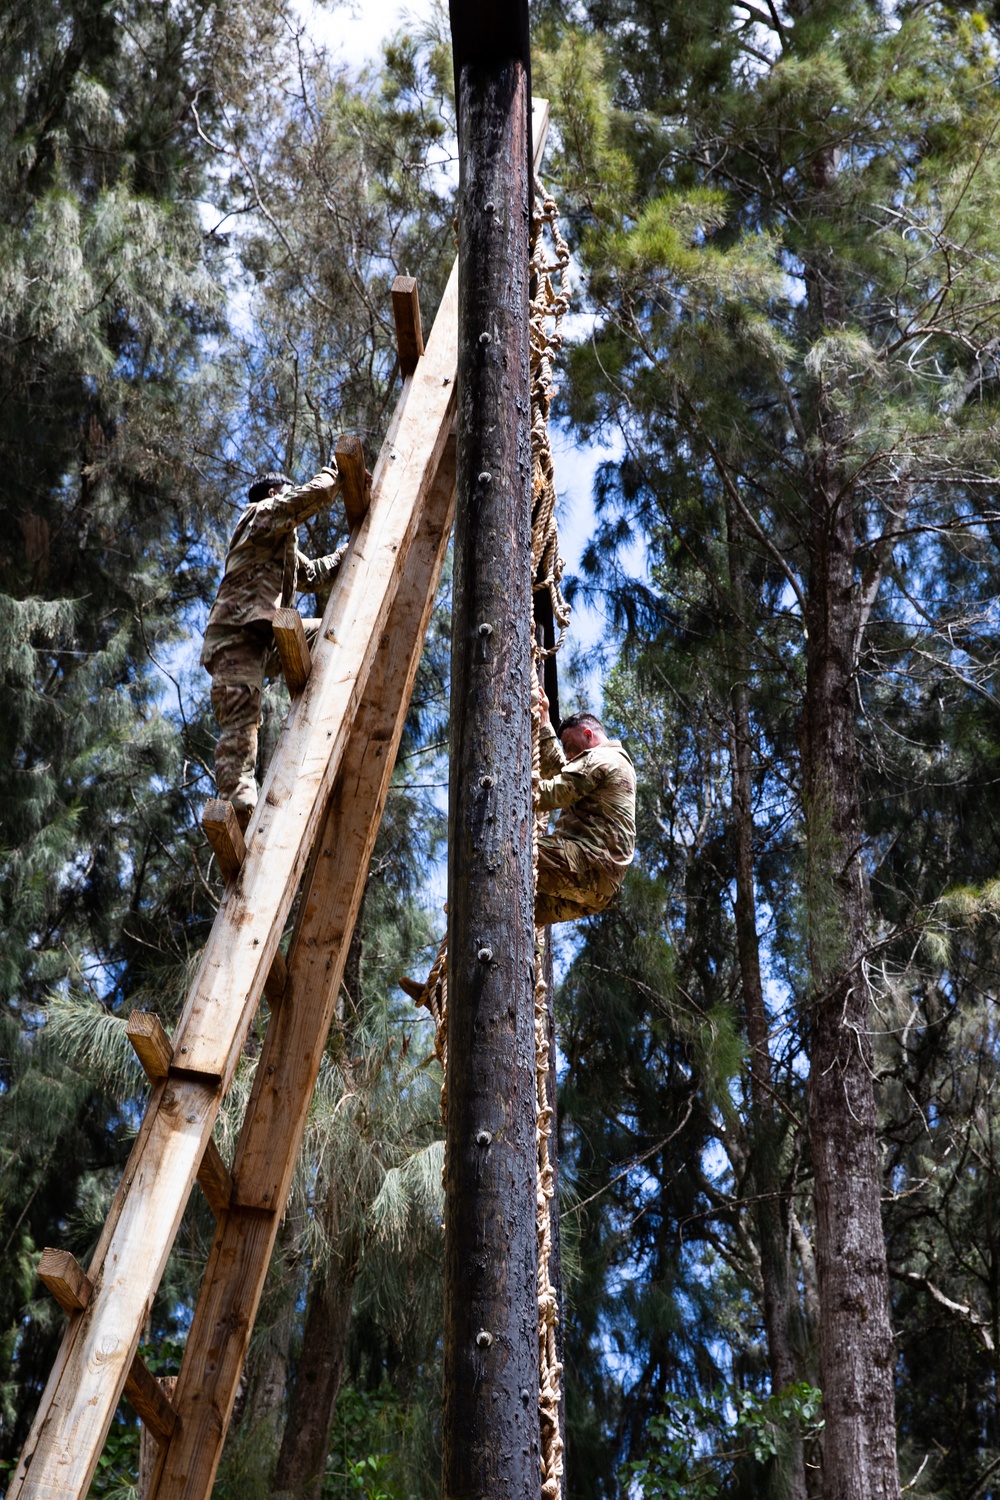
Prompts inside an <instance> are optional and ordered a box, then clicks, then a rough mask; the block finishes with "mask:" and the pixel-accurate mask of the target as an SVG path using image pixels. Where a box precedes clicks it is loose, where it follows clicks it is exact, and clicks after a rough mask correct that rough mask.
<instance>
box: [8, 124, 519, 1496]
mask: <svg viewBox="0 0 1000 1500" xmlns="http://www.w3.org/2000/svg"><path fill="white" fill-rule="evenodd" d="M547 125H548V108H547V105H546V103H545V101H544V100H535V101H533V105H532V129H533V138H534V160H535V168H536V170H537V168H538V163H539V161H540V159H541V152H542V149H543V147H544V143H545V135H546V130H547ZM393 307H394V312H395V314H396V325H397V336H398V341H399V352H400V369H401V372H402V374H403V376H404V384H403V390H402V393H401V395H400V398H399V401H398V403H397V406H396V411H395V414H394V416H393V419H392V423H391V425H390V428H389V432H388V435H387V437H386V440H385V442H384V444H383V445H382V451H381V453H380V455H379V458H378V461H377V463H376V465H375V470H374V474H373V477H372V489H371V502H370V505H369V507H368V509H367V511H366V512H365V511H364V506H363V502H362V500H361V498H360V497H361V492H362V489H363V485H362V483H361V482H360V481H362V480H363V473H364V468H363V458H362V457H361V455H360V449H359V445H357V443H356V441H355V442H353V443H352V442H350V441H349V442H348V443H346V444H344V445H343V446H341V447H339V449H338V453H339V456H340V459H341V462H342V466H343V468H344V472H345V490H346V491H347V494H346V495H345V500H346V502H347V505H348V513H349V516H350V515H351V514H352V510H353V519H354V520H355V521H356V523H357V524H356V529H353V530H352V537H351V542H350V546H349V549H348V552H347V555H346V557H345V559H344V563H343V565H342V569H341V573H340V576H339V577H338V580H337V585H336V587H335V589H334V590H333V593H332V594H331V597H330V601H329V604H328V606H327V611H326V615H325V617H324V620H323V627H322V631H321V634H320V637H319V640H318V641H317V643H316V646H315V648H314V651H313V653H312V658H311V660H310V658H309V654H308V650H307V648H305V642H304V639H303V638H302V629H301V624H300V623H298V621H297V616H296V617H295V618H294V619H293V618H292V615H293V614H294V612H293V611H290V612H288V616H287V617H286V618H285V619H284V620H283V621H279V622H277V624H278V628H277V630H276V635H277V638H278V644H279V649H280V651H281V655H282V665H283V668H284V670H285V674H286V677H287V679H288V682H289V687H290V690H291V691H292V693H293V702H292V706H291V709H290V711H289V714H288V719H287V721H286V724H285V727H284V729H283V731H282V734H281V737H280V739H279V741H278V745H277V748H276V749H275V752H274V755H273V757H272V760H271V765H270V768H269V770H268V772H267V775H266V777H265V780H264V784H263V787H262V789H261V797H260V801H259V803H258V806H257V809H256V811H255V813H254V816H253V819H252V821H251V823H250V826H249V828H248V829H247V837H246V841H245V843H244V840H243V838H242V835H241V834H240V831H239V827H238V825H237V823H236V819H235V814H233V812H232V809H231V807H229V805H228V804H226V803H219V802H215V803H210V804H209V806H208V808H207V809H206V815H205V819H204V823H205V829H206V833H207V834H208V836H209V839H210V841H211V843H212V845H213V848H214V849H215V852H216V855H217V858H218V861H219V864H220V868H221V869H222V872H223V874H224V876H225V878H226V891H225V894H224V896H223V900H222V903H221V905H220V907H219V910H218V913H217V914H216V918H215V923H214V925H213V928H212V931H211V934H210V936H209V939H208V943H207V945H206V948H205V951H204V954H203V956H202V959H201V963H200V965H199V968H198V972H197V974H196V976H195V978H194V981H193V983H192V986H191V989H190V992H189V994H188V997H187V1000H186V1003H185V1005H184V1008H183V1011H182V1014H181V1018H180V1021H179V1022H178V1025H177V1029H176V1031H175V1034H174V1036H173V1038H172V1039H170V1038H168V1037H167V1035H166V1033H165V1032H164V1030H163V1028H162V1026H161V1025H160V1024H159V1022H158V1021H157V1020H156V1019H155V1018H154V1017H151V1016H148V1015H146V1014H145V1013H142V1012H136V1013H134V1015H133V1016H132V1017H131V1018H130V1021H129V1034H130V1036H131V1038H132V1041H133V1045H134V1046H135V1049H136V1052H137V1054H138V1056H139V1058H140V1061H141V1062H142V1064H143V1067H144V1068H145V1069H146V1072H147V1074H148V1076H149V1079H150V1083H151V1085H152V1089H151V1094H150V1098H149V1102H148V1105H147V1108H146V1113H145V1117H144V1119H143V1122H142V1125H141V1127H140V1130H139V1133H138V1136H137V1138H136V1141H135V1144H134V1145H133V1148H132V1152H131V1154H130V1156H129V1160H128V1162H127V1164H126V1167H125V1171H124V1174H123V1176H122V1180H121V1183H120V1185H119V1187H118V1191H117V1193H116V1195H115V1199H114V1202H113V1203H112V1206H111V1211H110V1213H109V1216H108V1219H107V1222H106V1224H105V1226H104V1229H103V1231H102V1233H101V1236H100V1239H99V1240H98V1244H97V1248H96V1250H95V1252H94V1256H93V1258H92V1260H91V1263H90V1266H89V1268H88V1269H87V1270H86V1271H84V1269H83V1268H82V1267H81V1266H80V1265H79V1264H78V1263H77V1262H76V1261H75V1260H74V1259H73V1257H72V1256H71V1255H70V1254H69V1253H68V1252H66V1251H59V1250H46V1251H44V1252H43V1255H42V1261H41V1263H40V1266H39V1274H40V1276H41V1277H42V1279H43V1281H44V1282H45V1284H46V1286H47V1287H48V1288H49V1290H50V1291H51V1292H52V1294H53V1295H54V1296H55V1297H56V1298H57V1300H58V1301H59V1302H60V1304H61V1306H62V1307H63V1308H64V1309H65V1310H66V1312H67V1313H69V1324H68V1327H67V1329H66V1333H65V1335H64V1337H63V1341H62V1345H61V1347H60V1349H59V1353H58V1355H57V1357H56V1361H55V1364H54V1366H53V1368H52V1371H51V1373H50V1376H49V1379H48V1382H47V1384H46V1387H45V1390H44V1392H43V1394H42V1399H41V1402H40V1405H39V1409H38V1412H37V1414H36V1416H35V1420H34V1422H33V1424H32V1427H31V1431H30V1433H29V1435H28V1439H27V1442H26V1443H25V1446H24V1450H23V1452H22V1454H21V1457H20V1460H19V1462H18V1465H17V1468H16V1470H15V1471H14V1474H13V1476H12V1478H11V1482H10V1485H9V1487H8V1490H7V1496H8V1500H29V1497H38V1500H49V1497H52V1500H56V1497H59V1500H82V1497H83V1496H85V1495H86V1493H87V1490H88V1488H89V1486H90V1482H91V1479H92V1477H93V1474H94V1471H95V1469H96V1467H97V1462H98V1459H99V1457H100V1454H101V1449H102V1447H103V1445H104V1440H105V1437H106V1435H107V1432H108V1428H109V1427H110V1425H111V1422H112V1419H113V1417H114V1414H115V1410H116V1407H117V1405H118V1402H119V1400H120V1399H121V1396H122V1394H123V1393H124V1394H126V1395H127V1396H128V1398H129V1400H130V1401H131V1403H132V1405H133V1407H134V1408H135V1410H136V1411H137V1412H138V1414H139V1416H140V1417H141V1419H142V1420H143V1422H144V1423H145V1425H146V1426H147V1428H148V1429H149V1431H150V1432H151V1433H152V1434H153V1436H154V1438H155V1439H156V1442H157V1444H158V1447H159V1452H158V1455H157V1460H156V1463H155V1467H154V1469H153V1474H152V1478H151V1481H150V1488H149V1490H148V1492H147V1497H146V1500H167V1497H170V1500H177V1497H182V1496H183V1497H185V1500H204V1497H206V1496H207V1495H208V1494H209V1492H210V1490H211V1486H212V1481H213V1479H214V1476H215V1472H216V1469H217V1467H218V1463H219V1458H220V1457H221V1453H222V1446H223V1443H224V1441H225V1435H226V1429H227V1427H228V1423H229V1417H230V1414H231V1411H232V1406H233V1402H234V1400H235V1396H236V1390H237V1386H238V1384H239V1379H240V1374H241V1371H242V1367H243V1359H244V1356H245V1354H246V1350H247V1346H248V1344H249V1341H250V1334H251V1331H252V1328H253V1322H254V1318H255V1316H256V1312H257V1307H258V1304H259V1301H260V1296H261V1292H262V1290H263V1285H264V1278H265V1275H266V1272H267V1267H268V1262H269V1260H270V1256H271V1251H272V1248H273V1245H274V1241H275V1237H276V1235H277V1231H278V1227H279V1224H280V1221H281V1216H282V1214H283V1212H284V1208H285V1204H286V1202H287V1198H288V1193H289V1191H290V1188H291V1181H292V1174H293V1172H294V1168H295V1162H296V1158H297V1156H298V1151H299V1147H300V1145H301V1141H302V1134H303V1131H304V1128H305V1123H306V1116H307V1113H308V1109H309V1103H310V1100H311V1098H312V1092H313V1089H314V1087H315V1082H316V1077H317V1074H318V1071H319V1066H320V1061H321V1058H322V1053H323V1048H324V1046H325V1043H326V1037H327V1033H328V1030H329V1026H330V1022H331V1019H332V1016H333V1012H334V1006H335V1002H336V996H337V992H338V989H339V986H340V980H341V976H342V974H343V968H344V962H345V959H346V955H347V948H348V944H349V942H350V939H351V934H352V932H353V928H354V921H355V918H356V916H357V912H358V908H359V906H360V902H361V896H362V892H363V889H364V882H365V878H366V875H367V871H368V863H369V860H370V857H371V851H372V847H373V845H374V842H375V835H376V833H377V831H378V825H379V821H380V819H381V814H382V807H383V805H384V801H385V795H386V792H387V790H388V785H389V779H390V776H391V774H392V768H393V764H394V762H395V757H396V750H397V748H398V745H399V739H400V736H401V734H402V729H403V722H404V719H405V717H406V711H407V707H408V705H409V699H410V693H411V691H412V687H413V681H414V677H415V675H416V671H417V666H418V663H419V659H420V651H421V647H422V644H423V638H424V634H425V632H426V628H427V623H428V620H429V617H430V612H431V609H432V607H433V601H434V595H435V590H436V587H437V583H438V579H439V577H440V572H441V567H442V563H443V560H444V554H445V550H446V548H447V543H448V536H449V533H450V529H451V520H452V516H453V512H454V499H455V442H454V436H453V434H452V431H451V429H452V425H453V421H454V412H455V371H456V360H457V354H456V350H457V316H458V275H457V265H456V267H455V269H454V270H453V271H452V275H451V278H450V280H449V282H448V286H447V289H446V291H445V294H444V297H443V299H442V302H441V306H440V309H439V311H438V314H437V317H436V319H435V323H434V328H433V331H432V333H431V336H430V338H429V339H428V341H427V347H426V349H424V348H423V345H422V338H421V333H420V315H419V308H418V307H417V301H416V283H415V282H414V281H413V280H412V279H411V278H407V277H397V278H396V282H395V284H394V286H393ZM359 464H360V469H359V467H358V466H359ZM352 474H353V476H354V488H353V498H352V494H351V485H350V476H351V475H352ZM303 877H304V888H303V892H302V898H301V901H300V903H299V909H298V914H297V919H296V923H295V927H294V930H293V933H292V938H291V943H290V947H289V952H288V958H287V962H286V960H285V959H284V958H283V957H282V954H281V952H280V950H279V948H278V942H279V939H280V937H281V933H282V931H283V929H284V926H285V923H286V921H287V918H288V916H289V913H290V911H291V908H292V904H293V901H294V899H295V896H296V893H297V891H298V888H299V884H300V882H302V881H303ZM264 993H266V995H267V997H268V999H269V1001H270V1004H271V1015H270V1020H269V1024H268V1028H267V1034H266V1037H265V1041H264V1047H263V1051H262V1054H261V1057H260V1060H259V1062H258V1067H257V1073H256V1077H255V1081H254V1085H253V1089H252V1092H251V1096H250V1100H249V1103H248V1106H247V1111H246V1115H245V1118H244V1122H243V1126H242V1129H241V1132H240V1136H239V1140H238V1142H237V1146H236V1151H235V1155H234V1159H233V1163H232V1167H231V1168H229V1167H227V1166H226V1164H225V1163H224V1161H223V1160H222V1158H221V1156H220V1154H219V1151H218V1149H217V1148H216V1146H215V1145H214V1143H213V1141H212V1130H213V1127H214V1124H215V1121H216V1117H217V1115H218V1112H219V1108H220V1105H221V1103H222V1100H223V1099H224V1097H225V1095H226V1093H227V1091H228V1089H229V1087H230V1085H231V1083H232V1081H233V1077H234V1074H235V1071H236V1065H237V1062H238V1060H239V1057H240V1053H241V1051H242V1048H243V1045H244V1042H245V1041H246V1038H247V1034H248V1032H249V1029H250V1026H251V1024H252V1021H253V1018H254V1014H255V1012H256V1008H257V1006H258V1004H259V1003H260V999H261V995H262V994H264ZM196 1180H197V1181H198V1183H199V1184H200V1185H201V1187H202V1190H203V1191H204V1193H205V1196H206V1198H207V1199H208V1202H209V1205H210V1207H211V1208H212V1210H213V1213H214V1214H215V1218H216V1229H215V1236H214V1240H213V1244H212V1249H211V1252H210V1255H209V1260H208V1266H207V1268H206V1272H205V1276H204V1278H203V1282H202V1287H201V1294H200V1296H199V1300H198V1304H197V1307H196V1310H195V1315H194V1320H193V1322H192V1325H191V1330H190V1332H189V1334H188V1338H187V1342H186V1345H185V1350H184V1357H183V1360H182V1363H181V1369H180V1375H179V1377H178V1380H177V1384H176V1389H175V1391H174V1393H173V1395H172V1397H171V1398H169V1399H168V1397H167V1396H166V1395H165V1394H164V1392H163V1390H162V1389H161V1387H160V1385H159V1383H158V1382H157V1380H156V1379H155V1378H154V1377H153V1376H152V1375H151V1374H150V1372H149V1370H148V1369H147V1368H146V1366H145V1364H144V1363H143V1361H142V1359H141V1357H140V1356H139V1355H138V1352H137V1350H138V1345H139V1340H140V1336H141V1333H142V1329H143V1326H144V1324H145V1322H146V1319H147V1317H148V1315H149V1312H150V1309H151V1307H152V1303H153V1298H154V1297H155V1295H156V1291H157V1288H158V1286H159V1283H160V1278H161V1276H162V1274H163V1270H164V1267H165V1265H166V1262H167V1258H168V1256H169V1254H170V1251H171V1248H172V1246H173V1242H174V1238H175V1236H176V1234H177V1230H178V1228H179V1226H180V1222H181V1218H182V1215H183V1213H184V1209H185V1206H186V1204H187V1200H188V1197H189V1195H190V1193H191V1190H192V1188H193V1187H194V1183H195V1181H196Z"/></svg>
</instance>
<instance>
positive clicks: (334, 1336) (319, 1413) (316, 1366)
mask: <svg viewBox="0 0 1000 1500" xmlns="http://www.w3.org/2000/svg"><path fill="white" fill-rule="evenodd" d="M358 1265H359V1254H358V1247H355V1253H354V1255H353V1256H348V1257H347V1258H344V1257H342V1256H338V1257H336V1258H335V1259H331V1260H330V1261H329V1262H328V1263H327V1264H326V1265H325V1266H324V1267H323V1268H322V1270H318V1271H314V1272H313V1275H312V1277H311V1278H310V1283H309V1296H308V1299H307V1301H306V1319H305V1326H304V1328H303V1332H302V1350H301V1353H300V1354H299V1358H298V1363H297V1366H296V1371H295V1383H294V1385H293V1386H292V1393H291V1400H290V1402H289V1407H288V1420H287V1422H286V1423H285V1432H284V1437H283V1439H282V1444H281V1451H280V1453H279V1454H278V1464H277V1468H276V1469H275V1475H274V1486H273V1492H274V1494H275V1495H290V1496H294V1497H295V1500H319V1496H320V1495H321V1494H322V1491H323V1475H324V1474H325V1472H326V1459H327V1454H328V1453H329V1451H330V1432H331V1430H332V1428H333V1418H334V1413H335V1411H336V1408H337V1396H338V1394H339V1392H340V1382H341V1378H342V1376H343V1373H344V1355H345V1351H346V1348H347V1332H348V1328H349V1325H350V1321H351V1301H352V1299H353V1296H354V1283H355V1281H356V1279H357V1274H358Z"/></svg>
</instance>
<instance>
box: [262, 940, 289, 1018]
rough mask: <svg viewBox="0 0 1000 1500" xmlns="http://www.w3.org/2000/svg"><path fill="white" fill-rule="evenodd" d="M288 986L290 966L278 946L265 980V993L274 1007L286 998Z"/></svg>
mask: <svg viewBox="0 0 1000 1500" xmlns="http://www.w3.org/2000/svg"><path fill="white" fill-rule="evenodd" d="M287 988H288V966H287V964H286V963H285V955H284V954H283V953H282V951H281V949H280V948H277V949H276V950H275V954H274V957H273V958H272V960H271V967H270V968H269V969H268V971H267V978H266V979H265V980H264V994H265V995H266V996H267V1000H268V1004H269V1005H270V1006H271V1007H272V1009H275V1008H277V1006H279V1005H280V1004H281V1002H282V1000H284V998H285V990H286V989H287Z"/></svg>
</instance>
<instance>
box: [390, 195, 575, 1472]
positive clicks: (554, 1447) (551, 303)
mask: <svg viewBox="0 0 1000 1500" xmlns="http://www.w3.org/2000/svg"><path fill="white" fill-rule="evenodd" d="M535 191H536V198H535V209H534V214H533V216H532V225H531V262H530V271H531V289H532V295H531V300H530V303H529V312H530V320H531V321H530V359H531V458H532V506H531V569H532V579H533V580H534V589H535V592H536V593H537V592H538V591H539V590H540V589H546V590H547V591H548V595H549V598H550V600H551V602H552V618H553V621H554V624H555V626H556V629H557V630H558V635H557V637H556V640H555V642H554V644H553V645H552V646H549V647H545V646H542V645H539V644H538V643H537V642H533V666H532V679H533V685H534V682H535V681H536V680H537V672H538V669H539V667H540V665H541V663H542V662H543V660H544V658H545V657H547V656H551V655H553V654H554V652H556V651H558V650H559V648H560V646H561V645H562V643H563V640H564V638H565V635H566V629H567V627H568V625H569V619H570V606H569V605H568V604H567V602H566V599H565V597H564V595H563V591H562V575H563V560H562V558H561V557H560V555H559V530H558V527H557V525H556V515H555V510H556V488H555V470H554V467H553V463H552V448H551V445H550V442H549V410H550V408H551V405H552V396H553V389H554V388H553V365H554V361H555V358H556V355H557V354H558V352H559V349H560V347H561V345H562V335H561V333H560V332H559V324H560V322H561V320H562V317H563V314H564V313H565V312H567V311H568V309H569V302H570V294H569V260H570V254H569V247H568V245H567V244H566V241H565V240H564V239H563V237H562V235H561V234H560V232H559V213H558V208H557V206H556V203H555V200H554V199H552V198H550V197H547V196H546V195H545V194H544V193H543V191H542V189H541V188H540V187H539V186H538V185H537V184H536V189H535ZM547 239H548V240H551V244H552V247H553V249H552V252H551V258H550V252H548V251H547V249H546V243H547ZM555 277H558V290H557V289H556V286H555V283H554V278H555ZM540 729H541V723H540V715H539V709H538V702H537V697H536V694H535V693H534V692H533V693H532V695H531V779H532V805H533V808H534V816H533V818H532V862H533V868H534V884H535V885H536V886H537V883H538V837H539V834H540V833H544V832H545V829H546V826H547V822H548V815H547V814H546V813H540V812H539V811H538V786H539V782H540V780H541V774H542V773H541V735H540ZM544 954H545V929H544V927H536V928H535V1100H536V1136H535V1139H536V1148H537V1152H538V1169H537V1178H536V1200H535V1201H536V1209H537V1228H538V1405H539V1418H540V1428H541V1465H542V1500H559V1497H560V1495H561V1493H562V1473H563V1441H562V1433H561V1431H560V1428H559V1406H560V1401H561V1392H562V1369H563V1367H562V1365H561V1363H560V1362H559V1359H558V1356H557V1353H556V1335H557V1329H558V1326H559V1299H558V1296H557V1294H556V1290H555V1287H554V1286H553V1284H552V1278H551V1274H550V1263H551V1258H552V1210H551V1204H552V1198H553V1196H554V1192H555V1188H554V1180H553V1179H554V1174H553V1167H552V1159H551V1156H550V1153H549V1139H550V1137H551V1134H552V1114H553V1109H552V1105H551V1104H550V1103H549V1021H548V1004H547V1001H548V985H547V984H546V982H545V977H544V962H543V960H544ZM404 988H405V989H406V990H407V992H408V993H409V994H410V995H412V996H413V998H414V999H415V1000H416V1003H417V1004H418V1005H424V1006H426V1007H427V1009H428V1010H429V1011H430V1013H431V1016H432V1017H433V1020H434V1051H435V1054H436V1056H437V1058H438V1060H439V1061H440V1063H441V1069H442V1073H443V1074H444V1076H445V1079H447V1074H446V1072H445V1067H446V1061H447V1027H448V939H447V936H446V937H445V940H444V942H443V943H442V944H441V947H440V949H439V950H438V955H437V958H436V959H435V960H434V964H433V967H432V968H431V971H430V973H429V974H428V976H427V981H426V983H425V984H424V986H423V988H422V990H420V991H419V992H418V991H417V986H416V985H411V984H410V982H409V981H407V982H406V984H405V985H404ZM446 1088H447V1083H446V1082H445V1083H444V1084H442V1086H441V1116H442V1119H443V1118H444V1117H445V1111H446Z"/></svg>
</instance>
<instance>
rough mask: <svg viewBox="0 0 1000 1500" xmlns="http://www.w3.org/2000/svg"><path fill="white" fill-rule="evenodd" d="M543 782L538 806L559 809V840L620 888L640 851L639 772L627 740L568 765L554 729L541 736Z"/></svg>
mask: <svg viewBox="0 0 1000 1500" xmlns="http://www.w3.org/2000/svg"><path fill="white" fill-rule="evenodd" d="M540 749H541V759H542V776H543V778H544V779H543V780H542V781H541V782H539V786H538V793H539V796H538V806H539V808H540V809H541V811H543V812H548V811H550V810H552V809H555V808H559V809H560V812H559V818H558V820H557V822H556V827H555V835H556V836H557V837H558V838H560V839H563V840H566V841H569V842H571V843H573V844H575V845H577V847H578V848H579V850H580V852H581V853H582V854H583V855H585V856H586V858H587V860H588V863H589V862H592V863H594V864H595V865H599V866H600V867H601V868H602V869H604V870H605V871H606V872H607V873H608V874H609V875H611V876H613V878H614V881H615V883H616V884H620V883H621V881H622V880H623V879H624V878H625V871H626V870H627V869H628V867H629V865H630V864H631V863H632V854H633V852H634V850H635V767H634V766H633V764H632V761H631V759H630V757H629V755H628V752H627V751H626V750H624V749H623V747H622V743H621V740H608V741H607V742H606V743H605V744H603V745H595V746H594V748H593V750H585V751H583V753H582V754H581V755H576V756H574V757H573V759H572V760H567V759H566V756H565V753H564V751H563V748H562V746H561V745H560V743H559V741H558V739H557V738H556V734H555V730H554V729H553V728H552V725H551V724H547V723H546V724H543V725H542V731H541V743H540Z"/></svg>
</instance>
